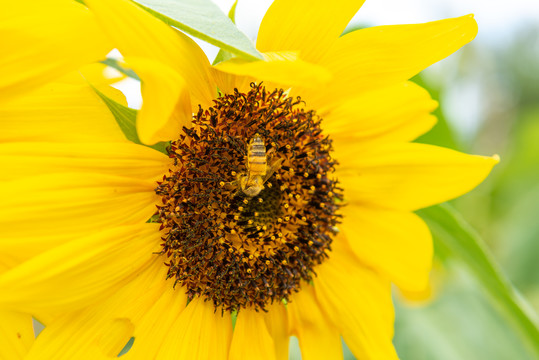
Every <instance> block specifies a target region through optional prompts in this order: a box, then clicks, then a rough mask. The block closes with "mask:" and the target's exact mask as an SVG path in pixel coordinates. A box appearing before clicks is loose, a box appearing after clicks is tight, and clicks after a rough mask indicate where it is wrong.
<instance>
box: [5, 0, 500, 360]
mask: <svg viewBox="0 0 539 360" xmlns="http://www.w3.org/2000/svg"><path fill="white" fill-rule="evenodd" d="M85 3H86V5H87V6H88V8H89V10H88V9H87V8H85V7H84V6H82V5H80V4H75V3H73V4H69V6H67V5H66V4H65V3H61V5H59V8H60V9H62V10H61V11H59V13H62V11H64V9H65V12H68V13H69V15H71V16H72V17H71V18H70V19H72V21H71V22H70V23H69V26H67V25H65V24H64V23H61V24H56V22H55V21H53V20H54V19H53V20H50V21H48V22H46V24H45V25H46V26H48V27H50V28H51V29H54V31H52V30H51V31H50V33H49V32H45V33H40V32H38V29H39V27H38V26H36V27H35V28H33V27H31V28H30V32H32V31H34V33H32V34H33V35H34V36H33V37H32V41H33V42H30V43H29V44H25V49H26V48H28V49H30V52H31V51H35V52H36V54H41V53H40V52H44V51H49V52H50V51H52V50H56V49H58V50H59V51H64V52H65V53H66V54H67V55H68V56H66V57H57V56H51V57H50V58H48V57H44V64H45V65H43V66H42V67H39V68H36V69H34V70H33V71H27V69H26V68H24V67H21V68H20V70H21V71H19V72H17V71H13V70H14V69H15V70H16V69H19V68H17V67H16V64H15V63H14V62H13V61H12V59H8V60H5V61H4V60H3V61H2V66H3V69H2V74H4V73H6V74H11V78H9V81H5V82H4V83H2V88H3V89H2V91H3V93H4V92H9V94H10V97H11V98H10V99H4V101H3V102H2V103H1V104H0V114H1V118H2V123H3V124H4V126H5V129H6V130H3V131H2V132H0V138H1V139H2V144H1V146H0V163H1V166H2V169H3V170H2V177H3V179H2V180H3V184H2V188H1V192H2V195H1V196H0V199H1V200H0V201H1V202H2V206H1V207H0V211H1V212H3V214H2V216H1V217H0V222H1V226H0V229H1V230H0V231H1V232H2V242H1V243H0V250H1V253H2V264H1V265H2V266H3V272H2V273H0V307H1V309H2V311H3V312H4V313H6V314H10V316H13V317H14V319H13V320H10V322H9V324H7V323H6V324H7V325H6V326H4V327H5V328H9V327H10V325H18V324H19V323H20V321H26V322H27V321H28V319H29V318H28V315H24V314H32V315H33V316H35V317H36V318H37V319H39V320H40V321H42V322H43V323H45V324H46V328H45V329H44V330H43V332H42V333H41V334H40V336H39V337H38V338H37V339H36V341H35V343H34V344H33V345H32V347H31V349H30V352H29V353H28V355H27V356H28V358H30V359H33V358H39V359H48V358H51V359H52V358H54V359H63V358H66V359H73V358H77V359H79V358H91V359H95V358H108V357H115V356H116V355H117V354H118V353H119V351H120V350H121V349H122V348H123V346H124V345H125V344H126V343H127V341H128V340H129V339H130V338H134V342H133V345H132V348H131V349H130V351H129V352H128V353H127V354H126V355H125V356H126V358H137V359H139V358H140V359H153V358H159V359H173V358H179V359H224V358H230V359H287V358H288V343H289V337H290V336H296V337H297V338H298V340H299V345H300V348H301V352H302V357H303V358H304V359H307V360H308V359H338V358H342V349H341V346H342V344H341V337H342V339H344V341H345V342H346V344H347V345H348V346H349V347H350V349H351V350H352V352H353V353H354V355H355V356H356V357H357V358H359V359H391V358H396V357H397V355H396V353H395V350H394V348H393V346H392V343H391V339H392V336H393V316H394V315H393V306H392V303H391V283H394V284H395V285H396V286H398V287H400V288H401V289H403V290H406V291H421V290H422V289H424V288H425V287H426V285H427V280H428V273H429V269H430V265H431V256H432V243H431V237H430V233H429V231H428V228H427V227H426V225H425V224H424V223H423V221H422V220H421V219H420V218H419V217H417V216H416V215H415V214H413V212H412V211H414V210H416V209H419V208H422V207H426V206H429V205H432V204H436V203H439V202H442V201H445V200H448V199H451V198H454V197H456V196H459V195H461V194H463V193H465V192H467V191H469V190H471V189H472V188H473V187H475V186H476V185H477V184H478V183H480V182H481V181H482V180H483V179H484V178H485V177H486V176H487V175H488V173H489V172H490V170H491V168H492V166H493V165H494V164H495V163H496V162H497V160H496V159H495V158H489V157H481V156H472V155H466V154H462V153H458V152H456V151H452V150H449V149H444V148H439V147H436V146H430V145H424V144H418V143H410V141H412V140H413V139H415V138H416V137H417V136H419V135H421V134H423V133H425V132H426V131H428V130H429V129H430V128H431V127H432V126H433V125H434V123H435V119H434V117H433V116H432V115H430V112H431V111H432V110H433V109H434V108H435V107H436V106H437V104H436V102H435V101H433V100H432V99H431V98H430V96H429V95H428V93H427V92H426V91H425V90H423V89H422V88H420V87H419V86H417V85H415V84H414V83H412V82H409V81H407V80H408V79H409V78H410V77H412V76H413V75H415V74H416V73H418V72H419V71H421V70H422V69H423V68H425V67H427V66H429V65H430V64H432V63H434V62H436V61H438V60H440V59H442V58H444V57H445V56H447V55H449V54H451V53H452V52H454V51H456V50H457V49H458V48H460V47H461V46H463V45H464V44H466V43H467V42H469V41H471V40H472V39H473V37H474V36H475V34H476V31H477V27H476V23H475V21H474V20H473V17H472V16H464V17H460V18H454V19H447V20H442V21H436V22H431V23H426V24H418V25H400V26H381V27H374V28H367V29H362V30H358V31H354V32H351V33H349V34H346V35H344V36H340V35H341V33H342V32H343V29H344V28H345V26H346V25H347V23H348V22H349V21H350V19H351V18H352V16H353V15H354V14H355V13H356V12H357V11H358V10H359V7H360V6H361V4H362V1H339V2H338V4H334V3H332V4H330V2H327V1H314V2H313V1H309V2H307V1H281V0H277V1H275V2H274V4H273V5H272V6H271V7H270V9H269V10H268V12H267V14H266V16H265V17H264V20H263V22H262V24H261V27H260V30H259V34H258V40H257V48H258V49H259V50H260V51H261V52H262V53H263V55H264V60H263V61H255V62H246V61H242V60H240V59H232V60H229V61H226V62H223V63H221V64H218V65H217V66H210V64H209V63H208V60H207V58H206V57H205V55H204V53H203V52H202V51H201V50H200V49H199V48H198V47H197V45H196V44H195V43H194V42H193V41H192V40H190V39H189V38H188V37H186V36H185V35H183V34H182V33H180V32H178V31H175V30H173V29H172V28H170V27H168V26H167V25H166V24H164V23H162V22H161V21H160V20H158V19H156V18H154V17H152V16H151V15H149V14H148V13H147V12H145V11H144V10H142V9H140V8H139V7H138V6H136V5H134V4H133V3H131V2H129V1H126V0H114V1H112V0H109V1H104V0H85ZM59 4H60V2H59ZM33 11H35V15H36V17H37V15H38V14H39V9H37V10H33ZM43 11H45V10H43ZM49 12H50V11H49ZM328 19H329V20H328ZM83 20H84V21H83ZM18 26H19V28H23V27H26V26H27V24H26V23H24V24H20V25H18ZM88 29H90V30H88ZM89 33H91V34H93V35H92V36H89V35H88V34H89ZM77 34H79V35H77ZM81 38H82V39H86V43H84V44H83V45H82V46H81V44H80V39H81ZM38 39H39V42H41V41H47V44H48V45H49V46H47V47H37V45H38ZM16 40H18V39H16ZM14 41H15V40H14ZM11 45H12V48H14V49H18V50H19V53H16V55H17V54H18V56H19V59H26V60H27V59H29V58H31V56H30V55H28V54H29V53H28V52H23V51H22V50H21V49H20V46H19V47H18V46H17V44H16V43H12V44H11ZM71 45H73V46H75V47H76V49H77V51H75V53H72V52H70V51H68V50H66V49H65V47H66V46H71ZM112 46H114V47H116V48H118V49H119V50H120V52H121V53H122V54H123V55H124V58H125V64H126V65H125V66H127V67H130V68H132V69H133V70H134V71H135V72H136V73H137V74H138V75H139V77H140V78H141V81H142V96H143V105H142V108H141V109H140V111H139V112H138V117H137V123H136V128H137V133H138V137H139V138H140V141H141V142H142V143H143V144H144V145H143V144H135V143H132V142H129V141H127V140H126V139H125V137H124V135H123V134H122V132H121V130H120V128H119V127H118V126H117V124H116V122H115V119H114V118H113V116H112V115H111V113H110V112H109V111H108V109H107V107H106V106H105V105H104V104H103V103H102V102H101V100H100V99H99V97H98V96H97V95H96V93H95V92H94V91H93V89H92V88H91V87H89V86H88V83H87V80H84V79H83V78H82V77H80V75H78V73H77V74H73V73H69V74H65V75H63V76H61V75H62V69H66V70H64V71H67V70H74V69H80V67H81V66H82V65H83V64H86V63H91V62H93V61H95V60H96V59H99V58H100V57H99V56H101V57H102V56H104V55H105V54H106V52H107V51H108V50H109V49H110V48H111V47H112ZM45 48H46V50H45ZM51 49H52V50H51ZM31 55H32V54H31ZM58 58H61V61H60V60H58ZM28 61H29V60H28ZM18 63H21V62H20V61H18ZM6 64H7V65H9V66H7V65H6ZM4 65H6V66H4ZM10 66H11V68H10ZM23 70H25V71H23ZM81 71H82V72H83V73H88V71H89V70H88V69H87V68H84V69H83V70H81ZM86 78H87V79H88V76H87V77H86ZM51 79H54V81H51ZM90 81H92V80H91V79H90ZM95 81H97V82H99V84H95V83H94V85H96V86H98V87H99V88H100V89H101V90H103V91H104V92H106V93H107V94H108V95H109V96H111V97H114V98H115V99H116V100H118V101H121V98H120V97H119V96H118V94H115V93H114V90H112V89H108V88H107V87H106V82H104V81H101V80H95ZM6 89H7V90H6ZM158 142H167V143H169V145H168V147H167V151H166V152H167V154H164V153H162V152H159V151H156V150H154V149H153V148H150V147H149V146H146V145H153V144H156V143H158ZM19 315H20V316H23V317H24V318H23V319H20V318H18V317H17V316H19ZM9 331H10V334H12V333H13V330H9ZM25 334H26V333H25ZM5 351H11V350H5ZM9 354H11V356H12V358H15V356H16V353H15V351H14V350H13V352H12V353H9Z"/></svg>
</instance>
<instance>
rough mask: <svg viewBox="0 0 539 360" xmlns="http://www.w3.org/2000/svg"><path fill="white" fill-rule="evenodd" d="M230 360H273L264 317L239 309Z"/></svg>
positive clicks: (271, 345) (272, 345) (254, 312)
mask: <svg viewBox="0 0 539 360" xmlns="http://www.w3.org/2000/svg"><path fill="white" fill-rule="evenodd" d="M228 358H229V359H230V360H250V359H257V360H275V359H276V357H275V347H274V344H273V339H272V337H271V335H270V333H269V331H268V328H267V327H266V323H265V321H264V316H263V315H262V314H261V313H258V312H256V311H254V310H251V309H241V311H240V312H239V313H238V318H237V320H236V326H235V327H234V335H233V337H232V345H231V346H230V354H229V356H228Z"/></svg>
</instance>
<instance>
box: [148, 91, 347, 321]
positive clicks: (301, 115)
mask: <svg viewBox="0 0 539 360" xmlns="http://www.w3.org/2000/svg"><path fill="white" fill-rule="evenodd" d="M303 104H304V103H303V102H302V101H301V99H300V98H291V97H289V96H288V95H287V94H286V92H285V91H284V90H282V89H276V90H273V91H271V92H270V91H267V90H266V89H265V87H264V86H263V85H260V84H259V85H256V84H251V88H250V91H248V92H247V93H242V92H239V91H238V90H235V92H234V93H233V94H224V95H221V96H220V97H219V98H217V99H216V100H214V106H212V107H210V108H208V109H202V108H200V109H199V111H198V113H197V114H195V115H194V118H193V126H192V128H190V129H187V128H184V129H183V131H182V133H181V134H179V138H178V140H176V141H173V142H172V143H171V146H170V148H169V156H170V158H171V159H172V164H171V168H170V171H169V174H168V175H166V176H164V177H163V181H162V182H159V185H158V187H157V188H156V192H157V194H159V195H161V196H162V204H160V205H159V206H158V211H157V214H158V216H159V221H160V222H161V224H162V225H161V228H162V230H163V232H164V236H163V250H162V254H165V255H166V256H167V257H168V259H167V262H166V265H167V266H168V267H169V269H168V277H169V278H175V284H176V285H181V286H182V287H183V288H184V289H185V291H186V293H187V295H188V298H189V299H192V298H194V297H195V296H200V297H203V298H205V299H207V300H211V301H212V302H213V304H214V305H215V307H216V309H217V308H219V307H221V308H222V310H228V311H235V310H239V309H241V308H245V307H253V308H255V309H257V310H259V309H262V310H265V308H266V306H267V305H268V304H270V303H273V302H274V301H283V300H285V301H287V300H288V298H289V296H290V295H291V294H292V293H293V292H296V291H298V290H299V288H300V284H301V283H302V281H307V282H309V281H311V280H312V277H313V275H315V271H314V268H315V266H316V265H317V264H320V263H321V262H322V261H324V259H325V258H327V256H328V253H329V251H330V250H331V242H332V237H333V236H334V235H335V233H336V225H337V224H338V219H339V216H338V215H337V214H336V211H337V210H338V208H339V205H338V202H339V201H340V199H341V198H342V197H341V189H340V188H338V187H337V182H336V180H334V179H332V178H330V175H331V173H332V172H333V170H334V165H335V164H336V162H335V161H334V160H333V159H332V158H331V156H330V152H331V140H330V139H329V138H328V137H326V136H324V135H323V134H322V130H321V127H320V124H321V119H320V118H319V117H318V116H317V115H316V113H315V112H314V111H312V110H311V111H306V110H305V109H304V108H303V107H302V105H303ZM255 136H256V137H257V140H256V143H257V145H256V146H257V148H256V149H255V150H253V145H251V144H252V143H253V141H252V139H253V137H255ZM261 144H263V146H262V145H261ZM264 147H265V151H264ZM256 176H258V177H259V178H256V179H255V177H256ZM250 183H252V184H256V186H260V185H259V184H262V186H261V187H260V188H257V191H254V192H253V191H252V189H253V188H250V189H249V190H248V191H247V190H246V189H245V188H246V186H243V184H250ZM253 193H256V195H255V196H250V195H249V194H253Z"/></svg>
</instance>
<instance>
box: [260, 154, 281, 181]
mask: <svg viewBox="0 0 539 360" xmlns="http://www.w3.org/2000/svg"><path fill="white" fill-rule="evenodd" d="M282 162H283V159H277V160H275V161H274V162H272V163H271V165H270V166H268V170H267V171H266V175H264V178H263V181H262V183H265V182H266V181H268V179H269V178H270V177H271V175H273V173H274V172H275V171H276V170H278V169H280V168H281V163H282Z"/></svg>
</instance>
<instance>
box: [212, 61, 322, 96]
mask: <svg viewBox="0 0 539 360" xmlns="http://www.w3.org/2000/svg"><path fill="white" fill-rule="evenodd" d="M263 55H264V58H265V60H264V61H262V60H261V61H247V60H244V59H240V58H234V59H231V60H228V61H225V62H222V63H219V64H218V65H216V66H215V68H216V69H217V70H220V71H222V72H225V73H229V74H234V75H237V76H247V77H251V78H253V79H254V80H256V81H258V82H260V81H266V82H270V83H276V84H280V85H286V86H302V87H306V88H316V87H317V86H320V85H322V84H324V83H327V82H328V81H329V80H330V79H331V74H330V72H329V71H328V70H327V69H326V68H324V67H322V66H320V65H316V64H313V63H308V62H305V61H303V60H301V59H299V58H298V56H297V53H292V52H281V53H265V54H263ZM266 85H267V84H266Z"/></svg>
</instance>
